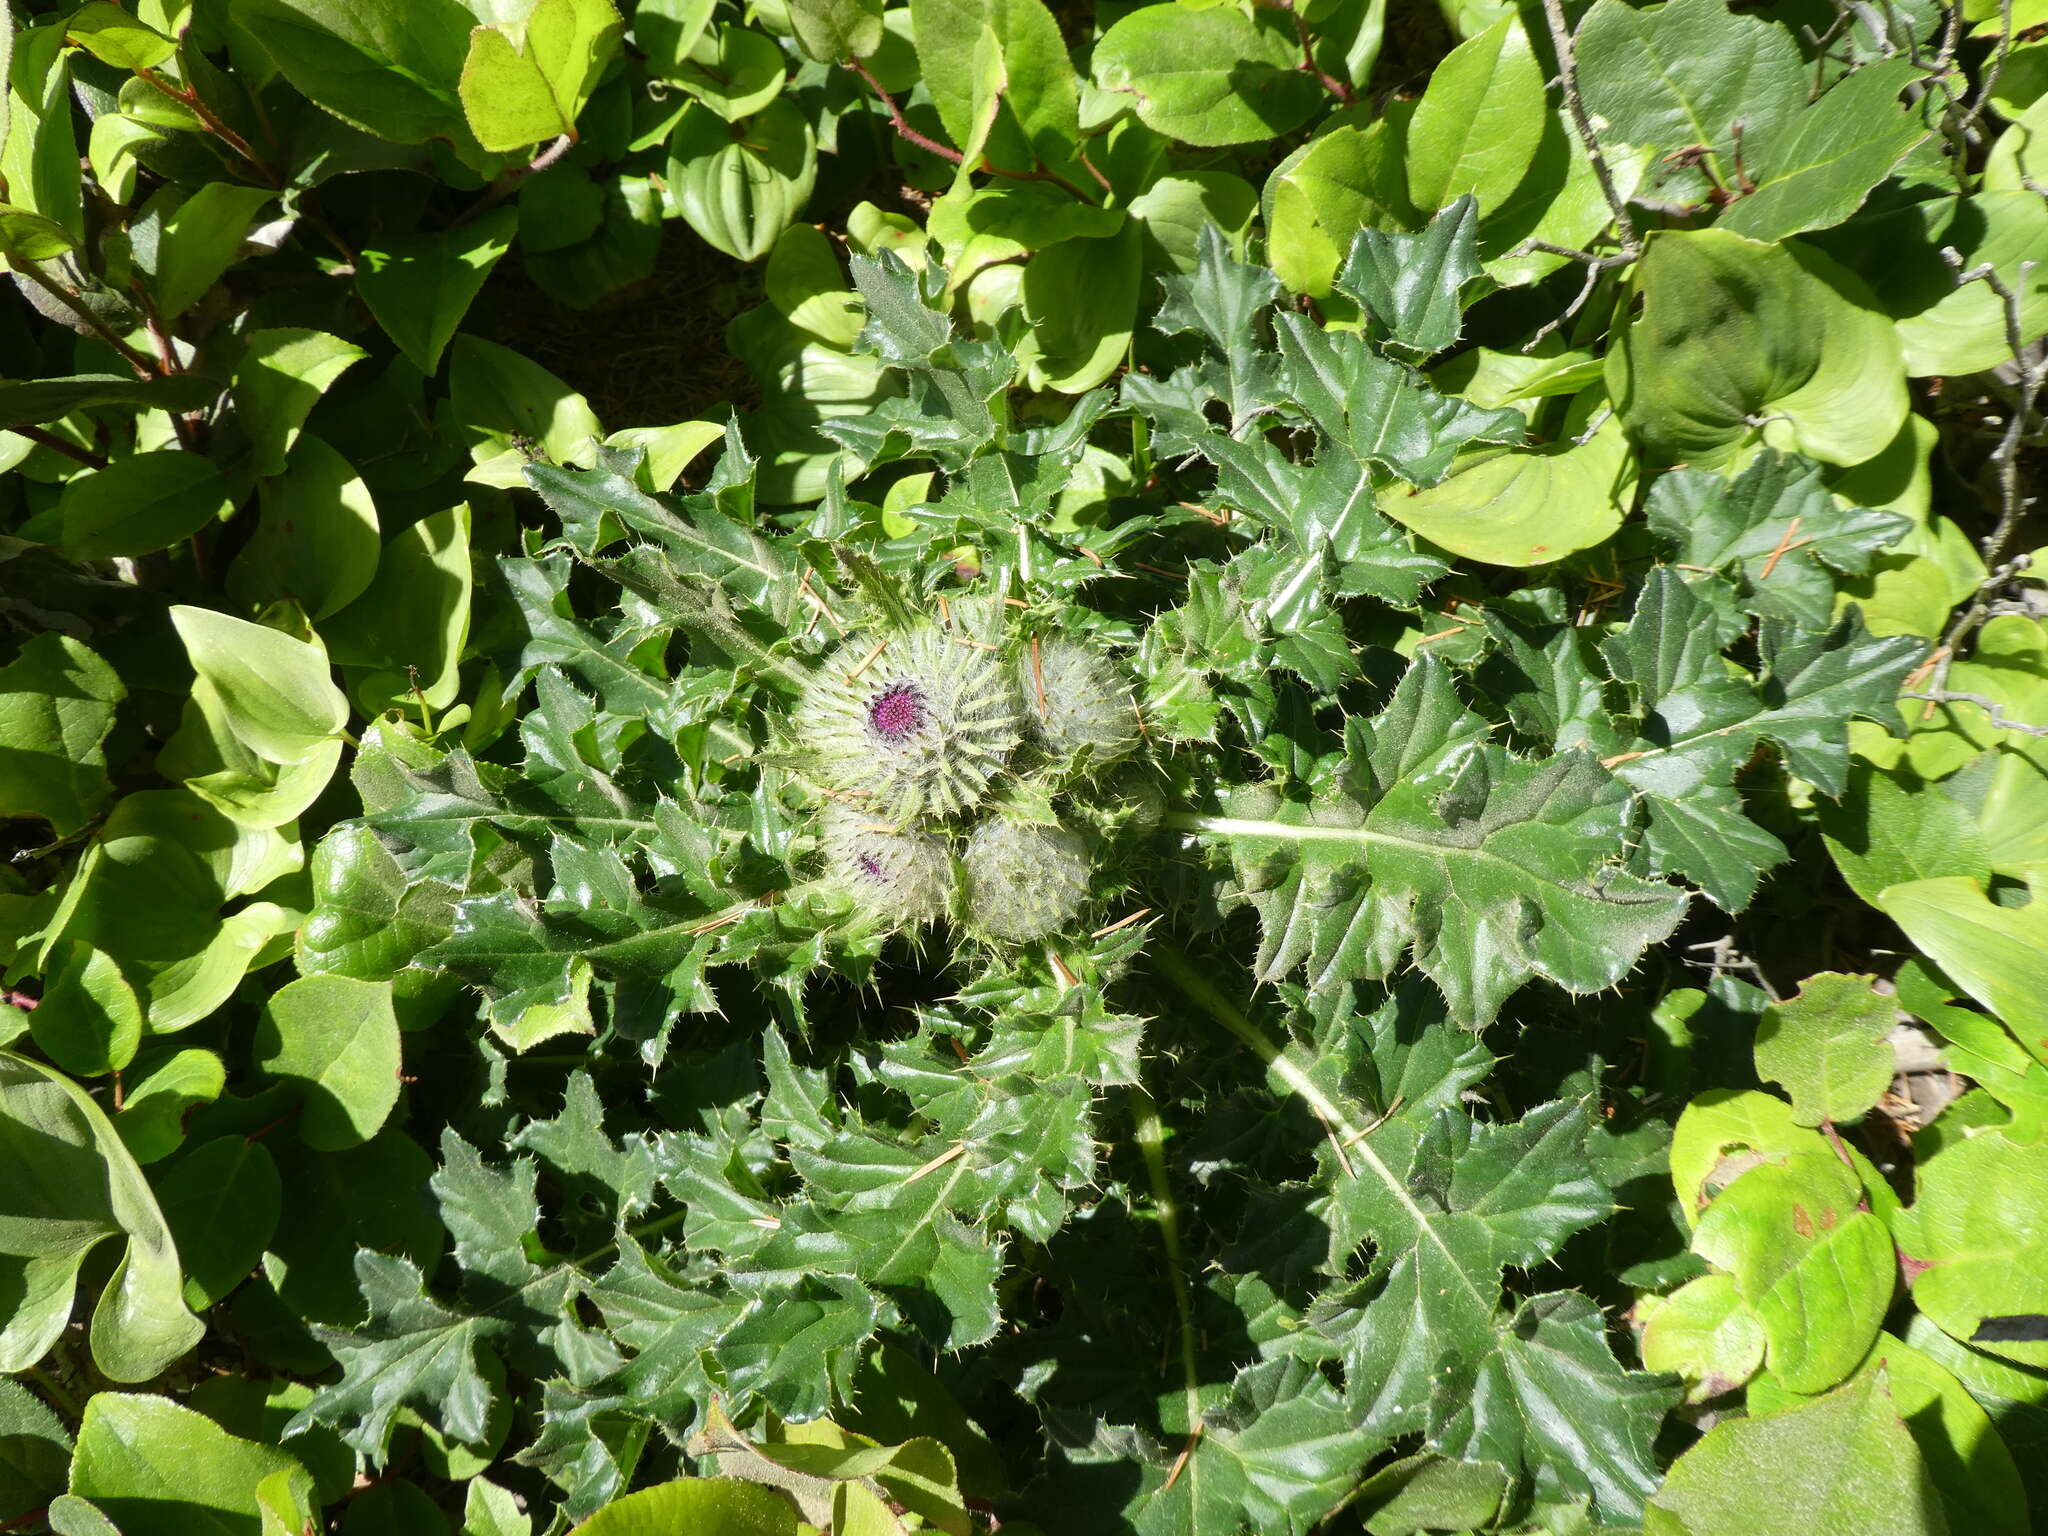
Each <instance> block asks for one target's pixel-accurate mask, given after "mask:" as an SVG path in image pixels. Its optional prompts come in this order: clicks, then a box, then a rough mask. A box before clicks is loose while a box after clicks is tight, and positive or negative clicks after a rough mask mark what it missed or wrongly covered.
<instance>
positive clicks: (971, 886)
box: [960, 816, 1088, 944]
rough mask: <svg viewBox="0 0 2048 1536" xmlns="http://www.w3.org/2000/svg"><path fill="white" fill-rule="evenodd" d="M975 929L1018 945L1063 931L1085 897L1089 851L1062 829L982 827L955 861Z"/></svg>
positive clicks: (1000, 822) (1010, 824)
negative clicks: (957, 862) (961, 874)
mask: <svg viewBox="0 0 2048 1536" xmlns="http://www.w3.org/2000/svg"><path fill="white" fill-rule="evenodd" d="M960 864H961V868H962V871H963V872H964V874H965V875H966V880H967V902H968V906H969V909H970V910H971V912H972V915H973V919H974V924H975V926H976V927H977V928H979V929H980V930H981V931H982V932H983V933H985V934H987V935H988V936H989V937H990V938H994V939H1004V940H1008V941H1009V942H1011V943H1014V944H1022V943H1025V942H1028V941H1029V940H1031V939H1039V938H1043V937H1045V935H1047V934H1048V933H1054V932H1056V931H1058V930H1059V929H1061V928H1064V927H1065V926H1066V925H1067V924H1068V923H1070V922H1072V921H1073V919H1074V914H1075V913H1076V912H1078V911H1080V910H1081V903H1082V901H1083V900H1084V899H1085V898H1086V897H1087V895H1088V850H1087V847H1086V845H1085V844H1083V843H1082V841H1081V839H1080V838H1078V837H1076V836H1075V835H1074V834H1073V833H1072V832H1069V831H1068V830H1067V829H1066V828H1065V827H1044V826H1038V825H1035V824H1033V823H1031V822H1023V821H1010V820H1007V819H1005V818H1003V817H1000V816H999V817H996V818H994V819H993V820H990V821H985V822H983V823H982V824H981V825H980V826H979V827H976V828H975V829H974V835H973V836H972V837H970V838H968V840H967V850H966V852H965V853H963V854H962V855H961V856H960Z"/></svg>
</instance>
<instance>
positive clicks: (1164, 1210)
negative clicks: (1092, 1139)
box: [1131, 1084, 1202, 1455]
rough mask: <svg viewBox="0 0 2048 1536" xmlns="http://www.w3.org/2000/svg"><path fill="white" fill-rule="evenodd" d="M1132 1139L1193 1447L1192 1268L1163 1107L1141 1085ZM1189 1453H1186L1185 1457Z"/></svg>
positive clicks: (1197, 1384) (1196, 1401) (1196, 1383)
mask: <svg viewBox="0 0 2048 1536" xmlns="http://www.w3.org/2000/svg"><path fill="white" fill-rule="evenodd" d="M1131 1118H1132V1120H1133V1121H1134V1122H1135V1130H1134V1139H1135V1140H1136V1141H1137V1143H1138V1151H1139V1153H1140V1154H1141V1155H1142V1156H1143V1157H1144V1159H1145V1175H1146V1181H1147V1182H1148V1183H1149V1184H1150V1185H1151V1186H1152V1209H1153V1212H1154V1214H1155V1215H1156V1216H1157V1217H1158V1220H1159V1243H1160V1246H1161V1247H1163V1248H1164V1249H1165V1250H1166V1272H1167V1277H1168V1279H1169V1281H1170V1282H1171V1284H1172V1286H1173V1310H1174V1312H1175V1314H1176V1315H1177V1317H1178V1318H1179V1321H1180V1369H1181V1383H1182V1390H1183V1391H1184V1392H1185V1393H1186V1399H1187V1415H1188V1434H1189V1444H1190V1445H1191V1446H1192V1444H1193V1436H1194V1435H1196V1434H1197V1433H1199V1432H1200V1430H1201V1427H1202V1391H1201V1376H1200V1373H1199V1371H1198V1370H1197V1368H1196V1364H1195V1300H1194V1294H1193V1292H1192V1291H1190V1290H1189V1288H1188V1266H1187V1259H1186V1255H1185V1254H1184V1253H1183V1252H1182V1249H1181V1243H1180V1207H1179V1206H1178V1205H1176V1204H1175V1203H1174V1199H1173V1185H1172V1183H1171V1181H1170V1180H1169V1179H1168V1178H1167V1170H1166V1129H1165V1126H1164V1125H1163V1124H1162V1123H1161V1121H1160V1119H1159V1106H1158V1105H1157V1104H1155V1103H1153V1102H1152V1095H1151V1094H1149V1093H1147V1092H1146V1091H1145V1089H1144V1087H1143V1086H1142V1085H1140V1084H1133V1085H1132V1087H1131ZM1185 1454H1186V1453H1185V1452H1183V1455H1185Z"/></svg>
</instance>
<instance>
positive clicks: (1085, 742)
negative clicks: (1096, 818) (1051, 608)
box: [1017, 640, 1138, 766]
mask: <svg viewBox="0 0 2048 1536" xmlns="http://www.w3.org/2000/svg"><path fill="white" fill-rule="evenodd" d="M1017 685H1018V691H1019V692H1020V693H1021V694H1022V695H1023V696H1024V713H1025V718H1026V720H1027V721H1028V722H1029V723H1030V726H1031V734H1032V736H1033V738H1034V739H1035V740H1037V742H1038V743H1039V745H1040V746H1042V747H1043V748H1044V749H1045V750H1046V752H1047V753H1048V754H1050V755H1051V756H1054V757H1059V758H1066V757H1072V756H1074V755H1076V754H1078V753H1080V752H1081V751H1082V750H1084V749H1085V750H1086V751H1087V753H1088V757H1089V761H1090V762H1091V763H1092V764H1094V765H1096V766H1100V765H1101V764H1104V763H1108V762H1113V761H1115V760H1116V759H1117V758H1119V757H1122V756H1123V755H1124V754H1125V753H1127V752H1129V751H1130V750H1131V748H1132V747H1134V746H1136V745H1137V742H1138V713H1137V708H1136V706H1135V705H1134V704H1133V703H1132V702H1131V690H1130V687H1129V685H1128V684H1127V683H1126V682H1125V681H1124V680H1123V678H1122V677H1120V676H1118V674H1117V670H1116V668H1115V666H1114V665H1113V664H1112V663H1110V662H1109V661H1108V660H1107V659H1106V658H1104V657H1102V656H1099V655H1097V654H1096V653H1095V652H1094V651H1093V650H1091V649H1090V648H1089V647H1088V646H1086V645H1083V644H1081V643H1079V642H1078V641H1073V640H1047V641H1042V642H1040V643H1039V644H1038V645H1036V646H1034V647H1027V648H1026V649H1025V650H1024V651H1023V653H1022V654H1021V655H1019V656H1018V658H1017Z"/></svg>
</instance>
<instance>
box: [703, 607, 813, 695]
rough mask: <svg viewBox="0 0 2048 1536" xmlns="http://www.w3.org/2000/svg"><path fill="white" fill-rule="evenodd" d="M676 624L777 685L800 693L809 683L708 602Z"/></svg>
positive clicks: (795, 667)
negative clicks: (746, 664)
mask: <svg viewBox="0 0 2048 1536" xmlns="http://www.w3.org/2000/svg"><path fill="white" fill-rule="evenodd" d="M677 622H678V623H680V624H681V626H682V627H683V628H684V629H686V630H688V631H689V632H690V633H691V634H693V635H701V636H702V637H703V638H705V639H706V640H709V641H710V642H711V643H712V644H713V645H715V646H717V647H718V648H719V649H720V650H722V651H724V652H725V653H726V654H727V655H729V656H731V657H732V659H733V660H734V661H744V662H746V663H748V664H749V665H751V666H752V667H753V668H754V670H755V671H757V672H759V673H762V674H763V675H764V676H766V677H769V678H772V679H774V680H775V681H777V682H780V683H784V684H787V685H788V686H789V687H790V688H791V689H793V690H795V691H796V692H799V693H801V692H802V691H803V688H804V685H805V684H806V683H808V682H809V681H810V674H809V673H808V672H806V671H805V670H804V669H803V668H802V667H800V666H798V665H797V664H796V663H795V662H793V661H790V660H789V659H788V658H786V657H782V656H778V655H776V654H775V653H774V652H773V651H771V650H769V649H768V647H767V646H765V645H763V644H762V643H761V642H760V641H759V640H757V639H755V638H754V636H753V635H752V634H751V633H750V632H749V631H748V629H747V627H746V626H745V625H744V624H742V623H740V621H739V620H738V619H736V618H734V617H733V616H732V615H731V614H730V613H726V612H723V611H721V610H720V609H718V608H716V607H714V606H712V605H711V604H709V603H707V604H705V605H704V606H703V607H702V608H700V609H698V610H697V611H696V612H695V613H691V614H685V615H679V616H678V620H677Z"/></svg>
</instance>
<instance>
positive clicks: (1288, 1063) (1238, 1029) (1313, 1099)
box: [1148, 945, 1365, 1147]
mask: <svg viewBox="0 0 2048 1536" xmlns="http://www.w3.org/2000/svg"><path fill="white" fill-rule="evenodd" d="M1148 953H1149V954H1150V956H1151V958H1152V963H1153V964H1154V965H1156V966H1158V967H1159V969H1160V970H1161V971H1162V972H1164V973H1165V975H1166V979H1167V980H1168V981H1170V982H1172V983H1173V984H1174V985H1175V986H1176V987H1179V988H1180V990H1181V991H1182V992H1183V993H1185V994H1186V995H1187V998H1188V1001H1190V1002H1192V1003H1193V1004H1194V1005H1195V1006H1196V1007H1198V1008H1200V1009H1201V1010H1202V1012H1204V1013H1206V1014H1208V1015H1209V1017H1210V1018H1212V1019H1214V1020H1215V1021H1216V1022H1217V1023H1218V1024H1221V1025H1222V1026H1223V1027H1224V1028H1225V1029H1226V1030H1228V1031H1230V1033H1231V1034H1233V1035H1235V1036H1236V1037H1237V1038H1238V1039H1239V1040H1240V1041H1242V1042H1243V1043H1244V1044H1245V1045H1248V1046H1250V1047H1251V1049H1252V1053H1253V1054H1254V1055H1256V1056H1257V1057H1258V1058H1259V1060H1260V1061H1262V1062H1264V1063H1265V1064H1266V1070H1267V1071H1268V1072H1270V1073H1272V1075H1273V1076H1274V1077H1276V1078H1278V1079H1279V1080H1280V1082H1281V1083H1282V1084H1283V1085H1284V1086H1285V1087H1286V1088H1287V1089H1288V1090H1289V1091H1290V1092H1292V1093H1294V1094H1296V1095H1298V1096H1299V1097H1300V1099H1301V1101H1302V1102H1303V1103H1304V1104H1306V1105H1308V1107H1309V1108H1310V1109H1311V1110H1313V1111H1314V1112H1315V1115H1316V1118H1317V1119H1319V1120H1321V1121H1322V1122H1323V1125H1324V1126H1325V1127H1326V1128H1327V1129H1328V1131H1329V1132H1330V1135H1331V1137H1332V1138H1333V1139H1334V1140H1335V1141H1336V1142H1337V1144H1338V1145H1339V1146H1340V1147H1350V1146H1352V1145H1354V1144H1355V1143H1357V1142H1361V1141H1363V1140H1364V1139H1365V1132H1364V1131H1362V1130H1360V1129H1359V1128H1358V1127H1357V1126H1354V1125H1353V1124H1352V1123H1351V1121H1350V1118H1349V1117H1348V1116H1347V1115H1346V1114H1345V1113H1344V1110H1343V1108H1342V1106H1340V1105H1339V1104H1338V1103H1337V1102H1336V1101H1335V1100H1334V1099H1332V1098H1331V1097H1330V1096H1329V1095H1328V1094H1327V1093H1325V1092H1323V1090H1322V1087H1321V1086H1320V1085H1319V1084H1318V1083H1317V1082H1316V1080H1315V1079H1314V1078H1312V1077H1310V1076H1309V1075H1308V1073H1307V1072H1306V1071H1304V1070H1303V1069H1302V1067H1301V1065H1300V1064H1299V1063H1298V1062H1296V1061H1294V1060H1292V1059H1290V1058H1289V1057H1288V1055H1287V1053H1286V1052H1285V1051H1283V1050H1282V1049H1281V1048H1280V1047H1279V1046H1277V1045H1275V1044H1274V1043H1273V1042H1272V1041H1271V1040H1269V1039H1267V1038H1266V1034H1265V1031H1263V1030H1262V1029H1260V1028H1259V1026H1258V1025H1256V1024H1254V1023H1253V1022H1252V1021H1251V1020H1250V1019H1248V1018H1246V1017H1245V1016H1244V1014H1243V1013H1242V1012H1241V1011H1240V1010H1239V1009H1238V1008H1237V1006H1236V1005H1235V1004H1233V1003H1232V1002H1231V1001H1230V999H1229V998H1227V997H1225V996H1224V995H1223V994H1222V993H1221V992H1219V991H1217V990H1216V988H1215V987H1214V986H1212V985H1211V984H1210V983H1209V980H1208V978H1207V977H1205V976H1203V975H1202V973H1201V972H1200V971H1198V970H1196V969H1195V964H1194V962H1193V961H1192V960H1190V959H1189V958H1188V957H1187V956H1186V955H1184V954H1182V953H1181V952H1180V951H1179V950H1177V949H1175V948H1173V947H1172V946H1171V945H1160V946H1158V947H1156V948H1153V949H1151V950H1150V951H1148Z"/></svg>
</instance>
